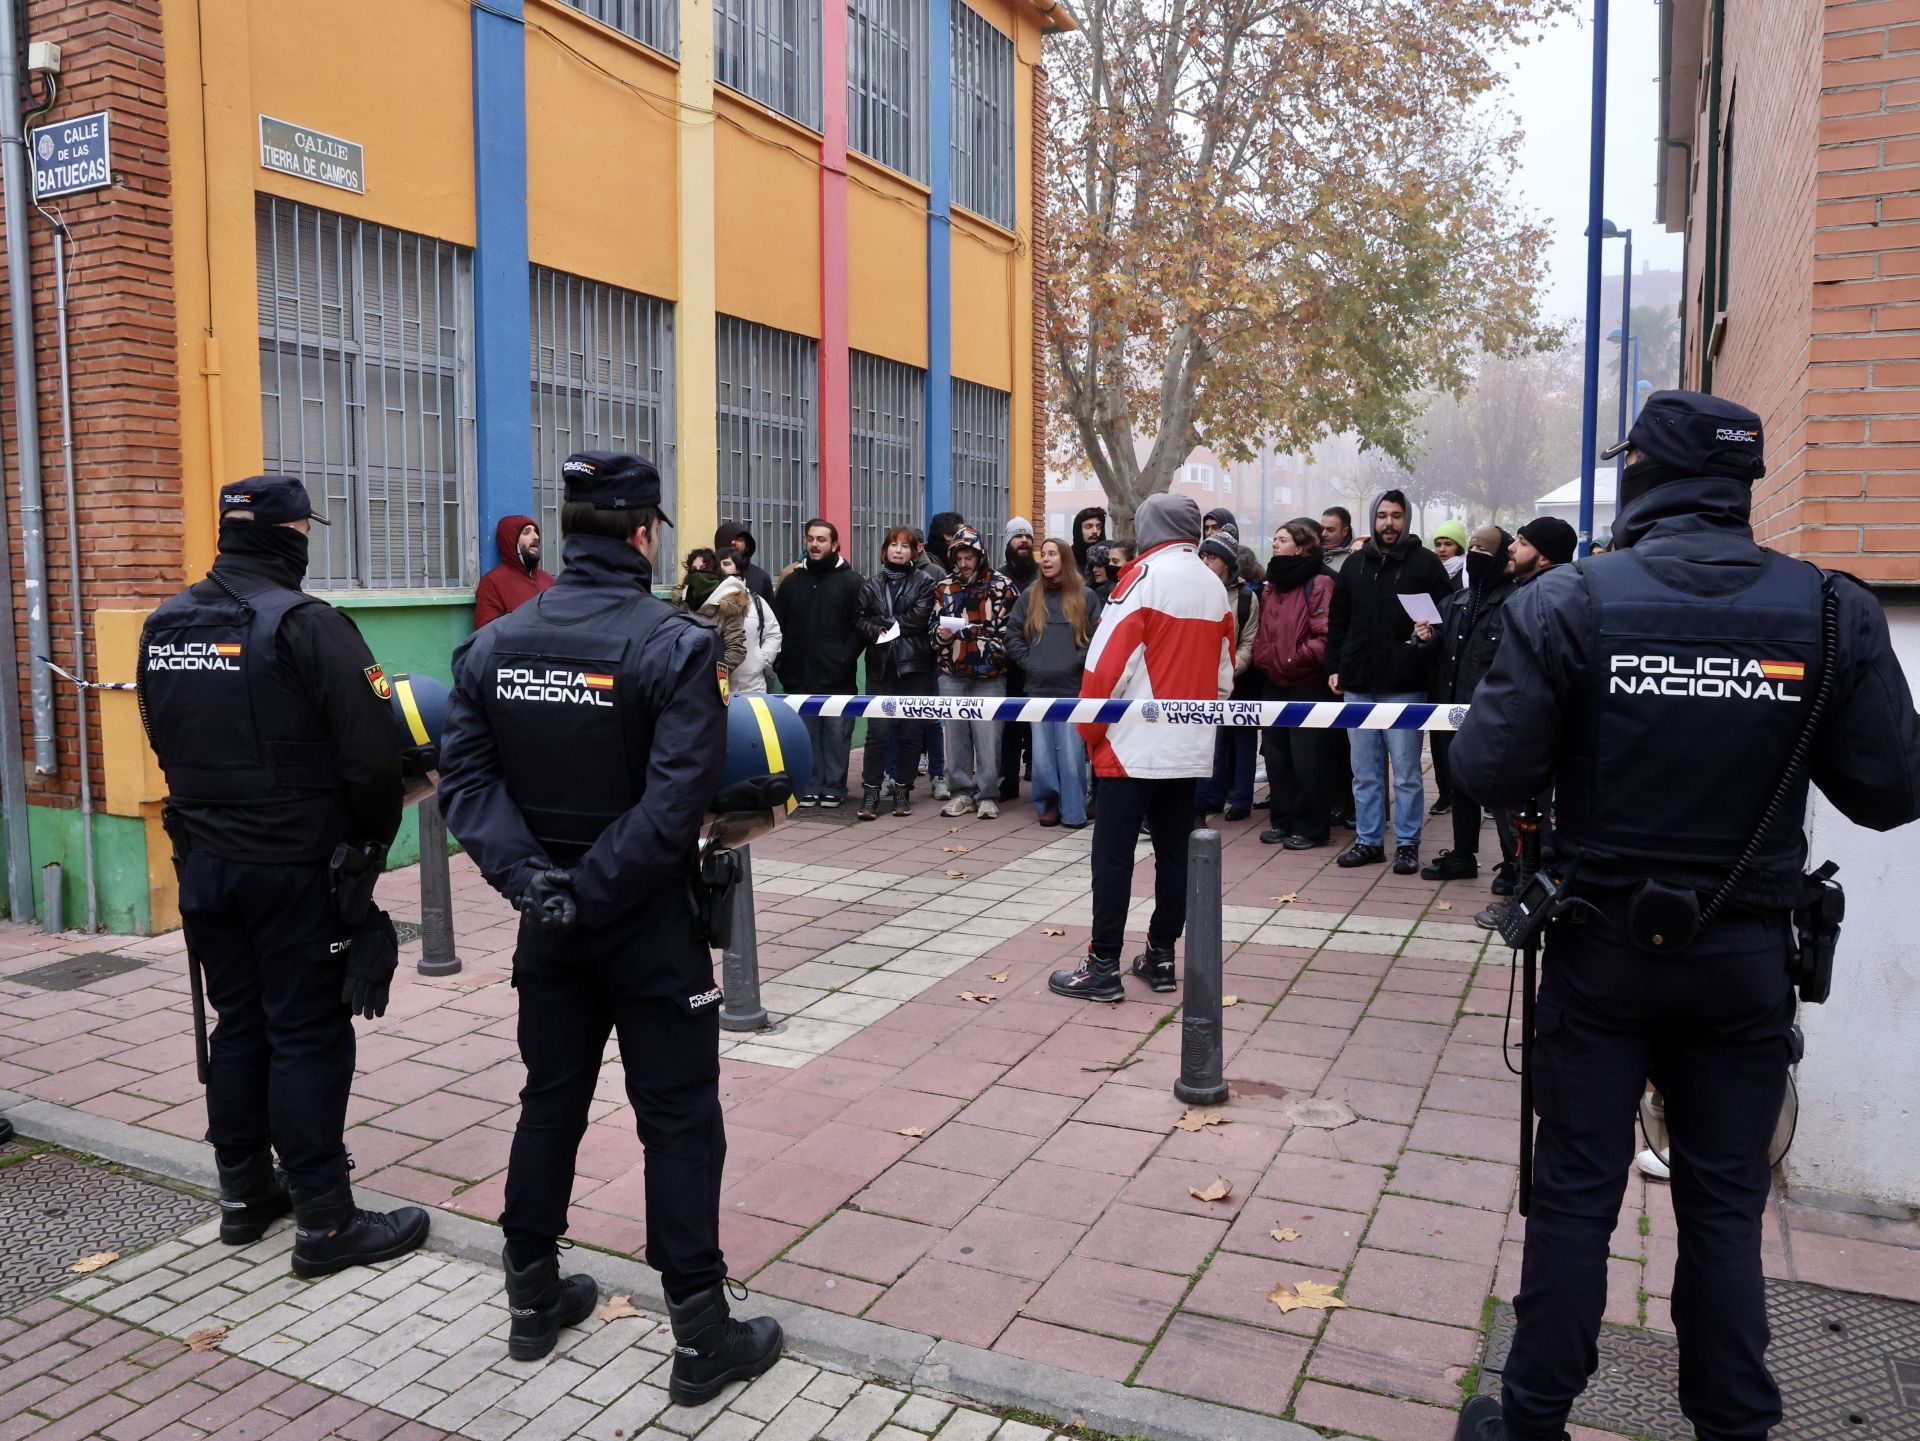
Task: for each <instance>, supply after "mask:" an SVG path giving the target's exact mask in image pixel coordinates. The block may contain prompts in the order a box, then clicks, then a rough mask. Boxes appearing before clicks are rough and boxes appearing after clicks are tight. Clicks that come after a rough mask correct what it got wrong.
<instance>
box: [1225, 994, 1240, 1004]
mask: <svg viewBox="0 0 1920 1441" xmlns="http://www.w3.org/2000/svg"><path fill="white" fill-rule="evenodd" d="M1220 1004H1221V1005H1223V1006H1237V1005H1239V1004H1240V998H1239V997H1238V996H1222V997H1221V998H1220Z"/></svg>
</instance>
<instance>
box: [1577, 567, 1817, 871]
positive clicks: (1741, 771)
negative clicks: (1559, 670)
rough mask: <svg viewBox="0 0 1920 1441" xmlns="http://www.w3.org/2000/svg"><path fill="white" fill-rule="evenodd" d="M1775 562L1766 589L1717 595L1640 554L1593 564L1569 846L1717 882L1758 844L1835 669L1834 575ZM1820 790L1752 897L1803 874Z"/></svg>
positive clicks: (1610, 865)
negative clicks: (1830, 643)
mask: <svg viewBox="0 0 1920 1441" xmlns="http://www.w3.org/2000/svg"><path fill="white" fill-rule="evenodd" d="M1763 555H1764V557H1765V559H1764V562H1763V564H1762V565H1761V567H1760V571H1759V575H1758V578H1757V579H1756V580H1755V581H1754V583H1753V584H1752V585H1750V586H1748V587H1747V588H1746V589H1744V590H1740V591H1736V592H1733V593H1732V594H1726V595H1714V596H1703V595H1694V594H1690V593H1688V592H1685V591H1681V590H1678V589H1675V588H1674V587H1672V586H1669V585H1667V584H1665V583H1664V582H1663V581H1661V580H1660V579H1659V578H1658V577H1657V576H1655V575H1654V574H1653V572H1652V571H1650V570H1649V569H1648V568H1647V566H1646V565H1645V564H1644V563H1642V562H1641V561H1640V560H1639V559H1638V558H1637V557H1636V556H1635V554H1634V553H1633V552H1632V551H1626V552H1622V553H1620V554H1617V555H1607V556H1599V557H1596V558H1594V559H1593V560H1591V561H1589V562H1586V563H1584V564H1583V565H1582V567H1581V569H1582V572H1583V574H1584V575H1585V578H1586V583H1587V596H1588V619H1587V657H1588V661H1587V676H1586V694H1585V696H1584V697H1582V702H1581V703H1579V704H1577V705H1576V706H1575V708H1574V711H1573V713H1572V714H1571V715H1570V716H1569V724H1570V727H1571V734H1570V736H1569V740H1568V757H1567V763H1566V764H1565V765H1564V766H1563V767H1562V768H1561V770H1560V771H1559V773H1558V777H1557V785H1556V791H1555V802H1554V810H1555V817H1556V821H1557V824H1558V825H1559V828H1560V834H1561V840H1562V842H1563V843H1564V844H1565V845H1568V846H1570V847H1571V848H1572V849H1573V850H1575V851H1577V852H1579V853H1580V854H1581V855H1583V856H1586V857H1589V858H1591V859H1593V860H1595V861H1597V862H1599V868H1600V870H1602V871H1603V872H1611V873H1614V874H1619V873H1622V872H1630V873H1637V874H1639V875H1643V876H1664V877H1667V878H1670V879H1676V880H1680V881H1682V882H1684V883H1687V884H1695V885H1705V886H1711V885H1713V884H1716V883H1717V878H1718V876H1720V875H1724V873H1725V872H1726V871H1727V870H1728V869H1729V868H1730V867H1731V866H1732V865H1733V863H1734V862H1735V861H1736V860H1737V859H1738V858H1739V857H1740V854H1741V853H1742V852H1743V851H1744V850H1745V849H1746V847H1747V844H1748V842H1749V841H1750V840H1751V839H1752V838H1753V833H1754V829H1755V827H1756V826H1757V825H1758V824H1759V821H1760V816H1761V812H1762V810H1763V809H1764V808H1765V806H1766V802H1767V798H1768V797H1769V796H1770V795H1771V794H1772V792H1773V789H1774V787H1775V786H1776V785H1777V784H1779V781H1780V777H1781V775H1782V773H1783V772H1784V771H1785V769H1786V766H1787V759H1788V756H1789V754H1790V752H1791V751H1792V749H1793V743H1794V740H1795V738H1796V736H1797V735H1798V734H1799V731H1800V727H1801V724H1802V722H1803V720H1804V718H1805V716H1806V712H1807V707H1808V705H1809V704H1810V703H1811V701H1812V699H1813V694H1814V689H1815V687H1816V686H1817V685H1818V683H1819V679H1820V674H1819V672H1820V665H1821V657H1820V615H1821V583H1822V578H1821V574H1820V572H1819V571H1818V570H1817V569H1816V568H1814V567H1813V566H1811V565H1808V564H1806V563H1805V562H1803V561H1798V560H1792V559H1789V558H1787V557H1785V556H1781V555H1775V554H1772V553H1767V552H1763ZM1806 787H1807V782H1806V781H1805V780H1802V781H1801V783H1800V786H1799V792H1798V794H1797V795H1794V796H1791V797H1789V798H1788V801H1787V804H1785V805H1784V806H1782V807H1781V808H1780V811H1779V813H1778V819H1777V820H1776V822H1775V824H1774V826H1773V828H1772V831H1771V832H1770V833H1769V834H1768V835H1767V836H1766V837H1765V839H1764V844H1763V846H1762V847H1761V849H1760V851H1759V854H1758V856H1757V857H1756V861H1755V864H1754V867H1753V871H1752V873H1751V876H1750V878H1749V880H1748V882H1747V883H1746V884H1745V885H1744V886H1743V888H1742V889H1743V892H1744V893H1746V895H1748V896H1749V897H1751V896H1761V897H1764V896H1766V895H1767V894H1768V893H1769V888H1771V887H1777V886H1778V885H1780V884H1782V883H1784V882H1787V881H1789V880H1791V879H1792V878H1796V877H1797V876H1798V875H1799V873H1800V870H1801V867H1802V864H1803V862H1804V859H1805V855H1806V839H1805V835H1804V832H1803V829H1802V820H1803V817H1804V815H1805V811H1806ZM1782 903H1783V904H1785V903H1786V902H1785V900H1784V899H1783V901H1782Z"/></svg>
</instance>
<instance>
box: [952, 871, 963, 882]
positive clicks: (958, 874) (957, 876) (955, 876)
mask: <svg viewBox="0 0 1920 1441" xmlns="http://www.w3.org/2000/svg"><path fill="white" fill-rule="evenodd" d="M966 878H967V873H966V872H965V871H948V872H947V879H948V880H950V881H964V880H965V879H966Z"/></svg>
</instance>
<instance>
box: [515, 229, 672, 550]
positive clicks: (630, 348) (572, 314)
mask: <svg viewBox="0 0 1920 1441" xmlns="http://www.w3.org/2000/svg"><path fill="white" fill-rule="evenodd" d="M531 319H532V325H531V327H530V329H531V335H532V342H533V345H532V349H533V355H532V375H533V492H534V515H535V517H536V518H537V519H538V520H539V522H540V529H541V533H542V535H543V536H544V537H545V538H546V555H547V559H546V565H547V568H548V569H549V570H558V569H559V568H560V559H561V549H560V498H561V491H562V487H561V484H560V466H561V463H562V462H563V461H565V460H566V458H567V457H568V456H569V455H571V454H573V452H574V451H576V450H618V451H625V452H627V453H629V454H632V455H644V456H645V457H646V458H647V459H648V460H651V461H652V462H653V463H654V464H655V465H656V466H658V467H659V470H660V482H661V491H662V498H663V499H664V501H665V502H666V507H667V514H669V515H672V514H673V513H674V511H675V510H676V509H677V508H678V505H677V502H678V498H679V489H678V484H677V476H678V471H679V467H678V465H677V464H676V460H677V456H676V454H675V449H674V433H673V306H672V305H671V304H669V303H668V302H666V301H664V300H655V299H653V297H651V296H648V295H640V294H638V293H636V292H634V291H631V290H621V289H619V288H617V287H616V286H612V285H604V284H601V283H600V282H599V281H595V280H582V279H580V278H579V277H578V276H574V275H567V274H564V273H563V272H561V271H558V270H548V269H546V268H545V267H543V266H539V265H536V266H534V267H533V278H532V303H531ZM673 535H674V532H673V531H672V530H668V531H666V532H665V537H666V540H665V543H666V544H668V545H671V544H672V543H673ZM487 540H488V537H486V536H482V537H481V543H482V544H483V545H484V544H485V543H486V542H487ZM672 559H673V558H672V556H671V555H667V556H663V557H662V558H661V561H660V573H661V574H662V575H663V576H665V575H671V574H672V573H673V566H672Z"/></svg>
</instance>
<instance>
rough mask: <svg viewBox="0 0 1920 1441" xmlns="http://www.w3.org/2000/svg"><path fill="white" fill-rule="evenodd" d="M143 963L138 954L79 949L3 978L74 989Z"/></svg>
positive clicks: (48, 987) (52, 988)
mask: <svg viewBox="0 0 1920 1441" xmlns="http://www.w3.org/2000/svg"><path fill="white" fill-rule="evenodd" d="M144 965H146V962H145V961H143V960H141V959H140V958H139V957H138V956H122V955H116V954H115V953H114V952H112V951H82V952H81V953H80V954H79V955H77V956H65V957H63V958H61V959H60V960H57V961H49V962H48V963H47V964H46V965H44V966H35V967H34V968H33V969H32V970H30V971H20V972H18V973H17V974H15V975H11V976H8V977H7V979H8V980H9V981H18V982H19V983H20V984H21V985H23V986H38V987H39V988H40V989H41V990H43V991H77V990H79V989H80V988H81V987H82V986H90V985H92V984H93V983H94V982H95V981H104V980H106V979H107V978H108V977H109V976H124V975H125V974H126V973H127V972H128V971H137V970H139V969H140V968H141V967H142V966H144Z"/></svg>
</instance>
